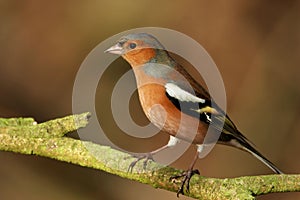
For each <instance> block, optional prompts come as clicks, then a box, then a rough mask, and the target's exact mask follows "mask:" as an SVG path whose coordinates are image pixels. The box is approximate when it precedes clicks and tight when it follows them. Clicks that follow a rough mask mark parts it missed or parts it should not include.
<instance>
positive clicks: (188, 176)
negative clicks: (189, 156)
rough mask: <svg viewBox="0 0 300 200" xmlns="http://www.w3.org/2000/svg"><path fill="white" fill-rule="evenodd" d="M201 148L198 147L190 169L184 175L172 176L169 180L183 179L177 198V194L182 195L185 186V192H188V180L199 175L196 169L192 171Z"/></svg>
mask: <svg viewBox="0 0 300 200" xmlns="http://www.w3.org/2000/svg"><path fill="white" fill-rule="evenodd" d="M202 149H203V147H202V146H201V145H199V146H198V149H197V153H196V154H195V157H194V159H193V162H192V163H191V165H190V167H189V168H188V170H186V171H185V172H184V173H182V174H180V175H177V176H172V177H171V178H170V180H174V179H178V178H181V177H184V178H183V180H182V182H181V185H180V188H179V190H178V191H177V197H179V194H182V195H184V187H185V186H186V192H189V190H190V180H191V178H192V177H193V176H194V175H195V174H200V172H199V170H198V169H194V166H195V164H196V161H197V159H198V154H199V153H200V152H201V150H202Z"/></svg>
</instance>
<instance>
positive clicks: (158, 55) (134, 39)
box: [105, 33, 169, 67]
mask: <svg viewBox="0 0 300 200" xmlns="http://www.w3.org/2000/svg"><path fill="white" fill-rule="evenodd" d="M105 52H107V53H112V54H117V55H121V56H122V57H123V58H124V59H125V60H126V61H127V62H128V63H129V64H130V65H131V66H132V67H138V66H141V65H143V64H145V63H149V62H159V61H163V60H164V59H169V56H168V53H167V52H166V51H165V48H164V47H163V45H162V44H161V43H160V42H159V41H158V40H157V39H156V38H155V37H154V36H152V35H150V34H148V33H135V34H129V35H126V36H123V37H121V38H120V39H119V40H118V41H117V44H115V45H114V46H112V47H110V48H109V49H107V50H106V51H105Z"/></svg>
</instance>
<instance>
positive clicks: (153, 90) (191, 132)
mask: <svg viewBox="0 0 300 200" xmlns="http://www.w3.org/2000/svg"><path fill="white" fill-rule="evenodd" d="M134 71H135V74H136V76H137V84H138V85H137V86H138V93H139V98H140V102H141V105H142V107H143V110H144V112H145V114H146V116H147V117H148V119H149V120H150V121H151V122H152V123H153V124H154V125H156V126H157V127H159V128H160V129H161V130H163V131H165V132H167V133H168V134H170V135H173V136H176V137H178V138H180V139H183V140H186V141H189V142H193V143H197V144H201V143H202V142H203V140H204V137H205V135H206V131H207V128H208V126H207V124H205V123H203V122H201V121H199V120H198V119H197V118H194V117H191V116H189V115H186V114H184V113H182V112H180V110H178V109H177V108H176V107H175V106H174V105H173V103H172V102H171V101H170V100H169V99H168V97H167V96H166V94H165V87H164V85H165V81H164V80H158V79H153V78H151V77H149V76H148V75H146V74H144V73H143V72H142V70H134Z"/></svg>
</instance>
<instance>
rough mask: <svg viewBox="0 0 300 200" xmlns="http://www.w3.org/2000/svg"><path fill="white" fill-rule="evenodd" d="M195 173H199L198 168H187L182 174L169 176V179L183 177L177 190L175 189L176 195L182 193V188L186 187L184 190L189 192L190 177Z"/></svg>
mask: <svg viewBox="0 0 300 200" xmlns="http://www.w3.org/2000/svg"><path fill="white" fill-rule="evenodd" d="M195 174H200V172H199V170H198V169H194V170H193V169H189V170H187V171H185V172H184V173H183V174H180V175H177V176H172V177H171V178H170V181H172V180H174V179H178V178H181V177H184V178H183V180H182V182H181V185H180V188H179V190H178V191H177V197H179V194H182V195H184V188H185V187H186V192H189V190H190V180H191V178H192V177H193V176H194V175H195Z"/></svg>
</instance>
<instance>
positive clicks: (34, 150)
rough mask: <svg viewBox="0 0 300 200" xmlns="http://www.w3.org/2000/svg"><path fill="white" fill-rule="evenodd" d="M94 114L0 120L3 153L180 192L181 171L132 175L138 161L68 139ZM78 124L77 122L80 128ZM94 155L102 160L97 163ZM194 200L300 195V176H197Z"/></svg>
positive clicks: (157, 168)
mask: <svg viewBox="0 0 300 200" xmlns="http://www.w3.org/2000/svg"><path fill="white" fill-rule="evenodd" d="M89 116H90V114H89V113H83V114H80V115H72V116H68V117H65V118H60V119H56V120H51V121H48V122H44V123H41V124H37V123H36V122H35V121H34V119H32V118H13V119H4V118H1V119H0V141H1V142H0V150H2V151H11V152H16V153H22V154H30V155H39V156H43V157H48V158H52V159H56V160H60V161H64V162H69V163H73V164H76V165H81V166H84V167H90V168H94V169H99V170H103V171H105V172H108V173H111V174H116V175H118V176H120V177H123V178H127V179H130V180H134V181H138V182H141V183H145V184H149V185H152V186H153V187H155V188H161V189H165V190H169V191H173V192H176V191H177V190H178V188H179V185H180V182H179V181H175V182H174V181H173V182H171V181H169V178H170V177H171V176H174V175H176V174H181V173H182V171H181V170H177V169H174V168H171V167H162V166H161V165H159V164H157V163H155V162H151V163H149V164H148V165H147V169H146V170H141V169H143V164H142V163H141V162H140V163H138V164H137V165H136V167H135V168H134V170H133V172H132V173H128V172H127V169H128V166H129V165H130V163H131V162H132V161H133V160H132V158H130V159H125V158H127V157H128V156H129V155H128V154H126V153H123V152H120V151H117V150H115V149H112V148H110V147H107V146H101V145H98V144H94V143H91V142H87V141H80V140H77V139H73V138H68V137H63V136H64V135H65V134H66V133H68V132H70V131H74V130H76V129H78V128H82V127H85V126H86V125H87V123H88V118H89ZM75 122H76V123H75ZM94 155H99V156H97V158H95V157H94ZM190 185H191V186H190V193H189V194H187V195H188V196H190V197H193V198H196V199H254V198H255V196H258V195H262V194H268V193H274V192H296V191H297V192H299V191H300V175H287V174H285V175H265V176H246V177H238V178H230V179H229V178H228V179H217V178H206V177H202V176H198V175H195V176H193V178H192V180H191V183H190Z"/></svg>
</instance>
